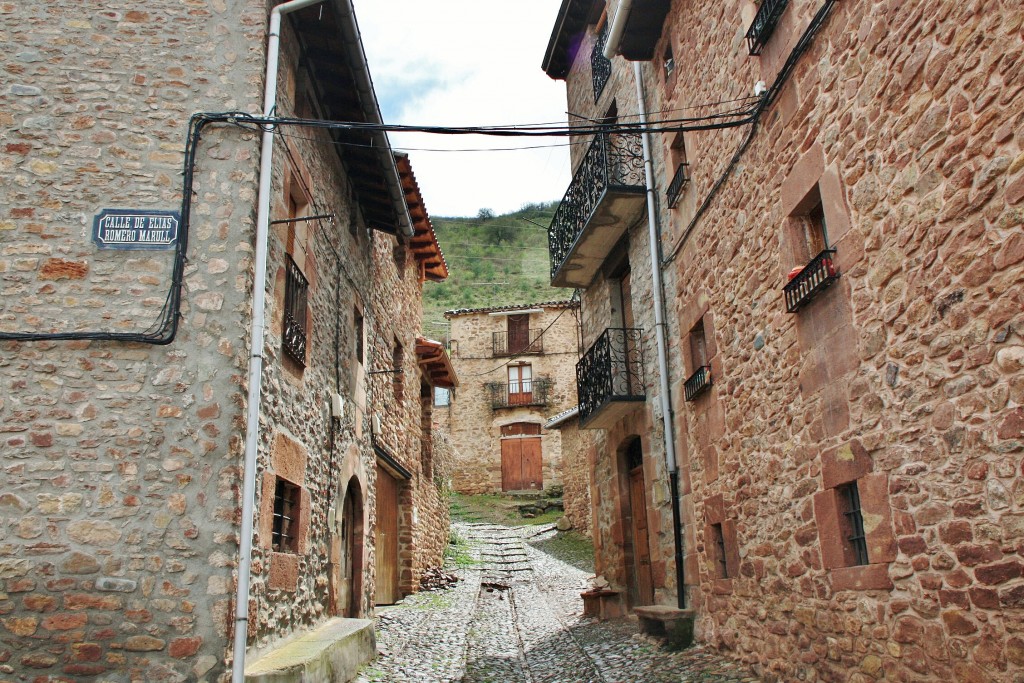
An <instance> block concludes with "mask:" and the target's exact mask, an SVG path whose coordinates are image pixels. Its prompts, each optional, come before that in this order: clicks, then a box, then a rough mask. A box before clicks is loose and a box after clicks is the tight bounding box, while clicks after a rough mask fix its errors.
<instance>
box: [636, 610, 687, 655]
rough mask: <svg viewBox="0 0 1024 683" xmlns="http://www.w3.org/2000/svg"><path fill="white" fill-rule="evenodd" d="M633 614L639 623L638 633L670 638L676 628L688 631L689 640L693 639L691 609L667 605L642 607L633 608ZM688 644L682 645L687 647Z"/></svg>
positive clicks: (675, 631)
mask: <svg viewBox="0 0 1024 683" xmlns="http://www.w3.org/2000/svg"><path fill="white" fill-rule="evenodd" d="M633 614H635V615H636V616H637V619H639V621H640V633H646V634H648V635H652V636H661V637H666V636H671V635H672V634H673V633H677V632H678V630H677V626H681V627H683V628H684V629H688V632H689V634H690V636H689V637H690V639H692V637H693V620H694V612H693V610H692V609H679V608H677V607H669V606H668V605H642V606H640V607H634V608H633ZM688 646H689V643H686V644H685V645H683V647H688Z"/></svg>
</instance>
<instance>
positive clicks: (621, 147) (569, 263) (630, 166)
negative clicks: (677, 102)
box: [548, 133, 646, 287]
mask: <svg viewBox="0 0 1024 683" xmlns="http://www.w3.org/2000/svg"><path fill="white" fill-rule="evenodd" d="M645 192H646V190H645V186H644V160H643V146H642V144H641V141H640V136H639V135H638V134H621V133H601V134H599V135H596V136H595V137H594V141H593V142H592V143H591V145H590V147H589V148H588V149H587V153H586V155H584V157H583V160H582V161H581V162H580V165H579V166H578V167H577V169H576V173H575V175H574V176H573V179H572V182H571V183H569V189H567V190H566V191H565V196H564V197H563V198H562V202H561V203H560V204H559V205H558V209H556V210H555V215H554V217H553V218H552V219H551V226H550V227H549V228H548V252H549V255H550V257H551V284H552V285H553V286H555V287H588V286H590V283H591V282H592V281H593V279H594V274H595V273H596V272H597V270H598V268H600V267H601V264H602V263H603V262H604V259H605V257H607V256H608V254H609V252H611V250H612V247H614V246H615V244H616V243H617V242H618V241H619V238H621V237H622V235H624V234H625V233H626V230H627V229H628V228H629V226H630V225H632V224H633V223H635V222H636V220H637V218H639V217H640V214H641V212H642V211H643V209H644V202H645Z"/></svg>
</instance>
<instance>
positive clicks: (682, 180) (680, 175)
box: [665, 161, 690, 209]
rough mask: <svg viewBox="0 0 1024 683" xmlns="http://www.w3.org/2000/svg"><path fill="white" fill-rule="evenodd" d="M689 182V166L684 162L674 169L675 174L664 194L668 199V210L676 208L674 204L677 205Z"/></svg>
mask: <svg viewBox="0 0 1024 683" xmlns="http://www.w3.org/2000/svg"><path fill="white" fill-rule="evenodd" d="M689 182H690V165H689V164H688V163H686V162H685V161H684V162H683V163H681V164H679V166H677V167H676V174H675V175H674V176H672V182H671V183H669V186H668V191H666V192H665V196H666V198H667V199H668V208H670V209H674V208H676V204H678V203H679V198H680V197H681V196H682V194H683V190H684V189H685V188H686V186H687V185H688V184H689Z"/></svg>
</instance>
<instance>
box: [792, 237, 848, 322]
mask: <svg viewBox="0 0 1024 683" xmlns="http://www.w3.org/2000/svg"><path fill="white" fill-rule="evenodd" d="M835 253H836V250H835V249H826V250H825V251H823V252H821V253H820V254H818V255H817V256H815V257H814V258H813V259H811V262H810V263H808V264H807V265H806V266H805V267H804V268H803V270H801V271H800V272H799V273H797V274H796V275H794V276H793V279H792V280H790V281H789V283H788V284H787V285H786V286H785V287H783V288H782V293H783V295H784V296H785V297H786V311H787V312H788V313H795V312H796V311H798V310H800V308H801V307H803V306H806V305H807V304H808V303H810V301H811V299H813V298H814V297H816V296H817V295H818V294H819V293H820V292H821V291H822V290H824V289H827V288H828V287H830V286H831V285H832V283H833V282H835V281H836V280H837V279H839V271H837V270H836V265H835V262H834V261H833V260H832V257H833V256H835Z"/></svg>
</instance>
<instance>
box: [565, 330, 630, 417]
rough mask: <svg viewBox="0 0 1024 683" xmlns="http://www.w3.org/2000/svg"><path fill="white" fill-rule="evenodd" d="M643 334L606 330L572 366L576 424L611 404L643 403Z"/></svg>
mask: <svg viewBox="0 0 1024 683" xmlns="http://www.w3.org/2000/svg"><path fill="white" fill-rule="evenodd" d="M642 336H643V330H640V329H635V328H626V329H623V328H611V327H610V328H608V329H607V330H605V331H604V333H602V334H601V336H600V337H598V338H597V340H596V341H595V342H594V345H593V346H591V347H590V348H589V349H588V350H587V352H586V353H585V354H583V358H581V359H580V362H578V363H577V364H576V392H577V394H578V398H579V404H580V422H581V423H583V424H586V422H587V421H588V420H589V419H590V418H591V417H592V416H593V415H594V414H595V413H596V412H597V411H599V410H600V409H601V408H602V407H604V406H605V405H606V404H608V403H610V402H612V401H643V400H644V397H645V395H646V394H645V391H644V356H643V344H642Z"/></svg>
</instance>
